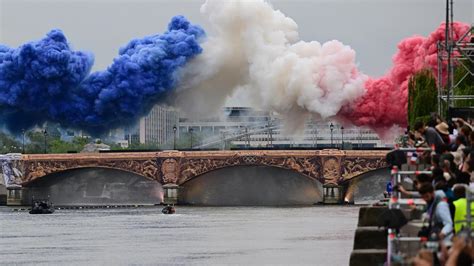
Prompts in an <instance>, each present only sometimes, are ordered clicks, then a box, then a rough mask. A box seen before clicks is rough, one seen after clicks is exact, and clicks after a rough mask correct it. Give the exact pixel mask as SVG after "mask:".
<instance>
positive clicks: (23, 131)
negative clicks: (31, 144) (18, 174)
mask: <svg viewBox="0 0 474 266" xmlns="http://www.w3.org/2000/svg"><path fill="white" fill-rule="evenodd" d="M21 134H22V137H23V142H22V144H23V145H22V153H25V129H22V130H21Z"/></svg>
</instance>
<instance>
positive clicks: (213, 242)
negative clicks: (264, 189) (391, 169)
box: [0, 206, 358, 265]
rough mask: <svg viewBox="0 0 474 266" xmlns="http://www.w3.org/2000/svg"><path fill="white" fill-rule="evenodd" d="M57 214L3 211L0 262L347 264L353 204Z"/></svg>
mask: <svg viewBox="0 0 474 266" xmlns="http://www.w3.org/2000/svg"><path fill="white" fill-rule="evenodd" d="M160 210H161V209H160V208H158V207H150V208H130V209H83V210H57V211H56V212H55V213H54V214H51V215H30V214H28V213H27V212H22V211H19V212H18V211H12V210H11V209H10V208H7V207H0V216H1V217H0V247H1V248H0V264H3V265H13V264H34V265H222V264H234V265H249V264H250V265H262V264H266V265H269V264H270V265H273V264H280V265H294V264H300V265H302V264H304V265H348V263H349V257H350V253H351V250H352V246H353V239H354V231H355V229H356V224H357V215H358V208H357V207H354V206H315V207H301V208H294V207H293V208H274V207H178V208H177V214H174V215H164V214H161V213H160Z"/></svg>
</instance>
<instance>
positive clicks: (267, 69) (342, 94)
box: [0, 0, 469, 133]
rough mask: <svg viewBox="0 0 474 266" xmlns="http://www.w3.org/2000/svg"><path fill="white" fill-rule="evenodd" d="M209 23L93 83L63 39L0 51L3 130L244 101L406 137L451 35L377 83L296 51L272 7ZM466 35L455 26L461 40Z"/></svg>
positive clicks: (180, 29)
mask: <svg viewBox="0 0 474 266" xmlns="http://www.w3.org/2000/svg"><path fill="white" fill-rule="evenodd" d="M201 13H202V14H203V15H204V16H205V17H206V18H207V20H208V22H209V25H210V27H211V28H210V32H212V33H213V34H212V35H211V36H208V37H207V38H204V35H205V33H204V31H203V30H202V29H201V28H200V27H198V26H195V25H192V24H190V23H189V22H188V21H187V20H186V19H185V18H184V17H182V16H177V17H174V18H173V19H172V20H171V23H170V24H169V26H168V30H167V31H166V32H164V33H163V34H159V35H152V36H148V37H145V38H142V39H136V40H132V41H130V42H129V43H128V44H127V45H126V46H125V47H123V48H121V49H120V51H119V55H118V56H117V57H116V58H115V59H114V62H113V63H112V65H110V66H109V67H108V68H107V69H106V70H104V71H99V72H95V73H92V74H89V72H90V69H91V66H92V64H93V56H92V55H91V54H89V53H86V52H81V51H74V50H72V49H71V47H70V46H69V44H68V43H67V40H66V37H65V36H64V35H63V33H62V32H61V31H59V30H53V31H51V32H50V33H48V34H47V36H46V37H45V38H44V39H42V40H39V41H36V42H31V43H27V44H24V45H22V46H21V47H19V48H17V49H13V48H8V47H5V46H0V112H1V115H0V122H1V123H4V124H6V126H7V127H8V128H9V129H10V130H12V131H17V132H18V131H19V130H21V129H22V128H25V129H26V128H29V127H32V126H35V125H40V124H41V123H42V122H44V121H53V122H59V123H60V124H61V125H62V126H64V127H71V128H81V129H85V130H87V131H89V132H91V133H101V132H104V131H106V130H107V129H110V128H113V127H117V126H121V125H124V124H129V123H133V122H134V121H136V120H137V119H138V118H139V117H140V116H143V115H145V114H147V112H148V111H149V110H150V109H151V107H152V106H153V105H154V104H156V103H158V102H160V101H163V100H164V99H166V100H167V101H174V102H175V104H176V105H178V106H179V107H180V108H181V109H182V110H183V111H184V112H185V113H186V114H187V115H189V116H191V117H192V116H215V114H216V112H218V110H219V108H220V107H222V105H223V104H224V102H225V101H226V99H227V97H229V96H230V95H233V94H234V93H235V92H236V91H237V92H239V91H244V92H245V95H247V97H248V99H249V102H250V103H251V104H253V105H254V106H255V107H258V108H259V109H263V110H266V111H270V112H277V113H278V114H280V115H281V116H283V117H286V118H287V119H286V123H287V124H286V128H289V129H291V130H297V129H298V128H301V126H303V125H304V121H305V118H306V117H308V116H313V117H314V118H316V119H322V120H324V119H337V120H339V121H342V122H347V123H352V124H355V125H357V126H368V127H371V128H373V129H375V130H377V132H379V133H380V132H383V131H386V129H388V128H391V127H392V126H401V127H404V126H405V125H406V123H407V121H406V120H407V117H406V112H407V95H408V81H409V79H410V77H411V76H412V75H413V74H414V73H416V72H417V71H420V70H422V69H425V68H428V69H431V70H432V71H433V72H434V73H436V71H437V67H438V66H437V58H436V52H437V48H436V44H437V42H438V41H440V40H441V41H442V40H444V25H443V24H442V25H441V26H440V27H439V28H438V29H437V30H436V31H434V32H433V33H432V34H431V35H430V36H428V37H427V38H425V37H422V36H415V37H410V38H407V39H405V40H403V41H402V42H401V43H400V44H399V45H398V52H397V53H396V54H395V56H394V57H393V67H392V69H390V70H389V71H388V72H387V74H386V75H385V76H383V77H380V78H369V77H367V76H366V75H364V74H363V73H361V72H360V71H359V70H358V69H357V64H356V58H355V56H356V53H355V51H354V50H352V49H351V48H350V47H349V46H347V45H344V44H342V43H341V42H339V41H336V40H334V41H329V42H326V43H319V42H317V41H311V42H305V41H302V40H300V39H299V37H298V26H297V24H296V23H295V21H293V20H292V19H291V18H289V17H286V16H285V15H284V14H283V13H282V12H280V11H278V10H274V9H273V8H272V6H271V5H270V4H269V3H267V2H266V1H264V0H254V1H244V0H226V1H221V0H207V1H206V3H205V4H204V5H203V6H202V7H201ZM468 28H469V25H467V24H463V23H455V24H454V37H455V39H458V38H459V37H460V35H461V34H463V33H464V32H465V31H467V29H468Z"/></svg>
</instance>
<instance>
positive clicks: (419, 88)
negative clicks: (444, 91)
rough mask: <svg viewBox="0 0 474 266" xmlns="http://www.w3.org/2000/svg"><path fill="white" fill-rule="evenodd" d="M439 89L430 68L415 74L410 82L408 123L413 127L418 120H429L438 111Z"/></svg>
mask: <svg viewBox="0 0 474 266" xmlns="http://www.w3.org/2000/svg"><path fill="white" fill-rule="evenodd" d="M437 104H438V90H437V87H436V79H435V77H434V76H433V73H432V71H431V70H429V69H425V70H422V71H420V72H418V73H416V74H414V75H413V76H412V77H411V78H410V81H409V83H408V124H409V125H410V127H413V125H414V124H415V122H416V121H417V120H423V121H425V122H427V121H428V120H429V118H430V114H431V113H432V112H436V110H437Z"/></svg>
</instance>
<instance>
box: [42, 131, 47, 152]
mask: <svg viewBox="0 0 474 266" xmlns="http://www.w3.org/2000/svg"><path fill="white" fill-rule="evenodd" d="M43 135H44V153H46V152H47V149H48V148H47V147H48V145H47V143H46V140H47V138H48V131H46V129H45V130H44V131H43Z"/></svg>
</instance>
